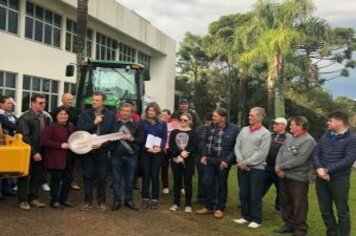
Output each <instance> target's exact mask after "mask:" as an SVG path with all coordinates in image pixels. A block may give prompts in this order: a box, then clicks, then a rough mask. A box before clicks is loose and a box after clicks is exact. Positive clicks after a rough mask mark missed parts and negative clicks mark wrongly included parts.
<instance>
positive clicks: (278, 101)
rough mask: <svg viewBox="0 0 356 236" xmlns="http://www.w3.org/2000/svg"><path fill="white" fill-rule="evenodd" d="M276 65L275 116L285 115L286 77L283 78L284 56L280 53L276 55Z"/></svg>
mask: <svg viewBox="0 0 356 236" xmlns="http://www.w3.org/2000/svg"><path fill="white" fill-rule="evenodd" d="M275 66H276V85H275V93H274V109H275V111H274V113H275V114H274V115H275V117H285V116H286V112H285V101H284V79H283V57H282V55H281V54H280V53H277V54H276V56H275Z"/></svg>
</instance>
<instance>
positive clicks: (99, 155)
mask: <svg viewBox="0 0 356 236" xmlns="http://www.w3.org/2000/svg"><path fill="white" fill-rule="evenodd" d="M105 100H106V95H105V94H104V93H102V92H99V91H97V92H94V94H93V100H92V108H90V109H87V110H85V111H84V112H83V113H82V114H81V115H80V118H79V120H78V124H77V129H78V130H84V131H87V132H89V133H91V134H96V135H104V134H109V133H111V130H112V125H113V124H114V122H115V114H114V112H112V111H110V110H109V109H107V108H105V107H104V102H105ZM92 148H93V150H92V151H91V152H90V153H88V154H85V155H84V156H83V157H81V161H82V171H83V186H84V204H83V206H82V207H81V208H80V210H82V211H87V210H90V209H92V207H93V206H92V203H93V187H94V183H96V187H97V203H98V208H97V209H98V210H99V211H105V210H106V209H107V206H106V175H107V166H108V152H109V148H110V145H109V143H104V144H101V143H94V144H93V146H92Z"/></svg>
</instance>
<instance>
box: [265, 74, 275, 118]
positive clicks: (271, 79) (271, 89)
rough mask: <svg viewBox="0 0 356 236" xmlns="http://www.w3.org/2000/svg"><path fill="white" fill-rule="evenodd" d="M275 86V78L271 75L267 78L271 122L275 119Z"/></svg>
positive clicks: (268, 108)
mask: <svg viewBox="0 0 356 236" xmlns="http://www.w3.org/2000/svg"><path fill="white" fill-rule="evenodd" d="M274 85H275V78H274V76H273V75H272V74H270V75H268V77H267V103H268V104H267V117H268V120H269V121H271V120H273V118H274V117H273V115H274Z"/></svg>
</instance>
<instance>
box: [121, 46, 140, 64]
mask: <svg viewBox="0 0 356 236" xmlns="http://www.w3.org/2000/svg"><path fill="white" fill-rule="evenodd" d="M119 60H120V61H128V62H135V61H136V49H134V48H131V47H129V46H127V45H125V44H123V43H120V57H119Z"/></svg>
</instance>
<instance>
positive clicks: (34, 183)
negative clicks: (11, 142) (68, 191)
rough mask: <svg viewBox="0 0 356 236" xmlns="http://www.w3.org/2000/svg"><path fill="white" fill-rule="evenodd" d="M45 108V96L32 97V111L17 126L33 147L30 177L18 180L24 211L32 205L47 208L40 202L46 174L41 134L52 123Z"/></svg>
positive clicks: (23, 116)
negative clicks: (42, 180)
mask: <svg viewBox="0 0 356 236" xmlns="http://www.w3.org/2000/svg"><path fill="white" fill-rule="evenodd" d="M45 106H46V98H45V97H44V96H42V95H39V94H36V95H33V96H32V97H31V109H29V110H27V111H25V112H24V113H23V114H22V115H21V116H20V118H19V120H18V124H17V130H16V131H17V133H20V134H22V135H23V140H24V142H26V143H28V144H29V145H30V146H31V158H30V172H29V175H28V176H25V177H21V178H18V180H17V185H18V195H19V197H18V198H19V208H20V209H22V210H30V208H31V207H30V205H31V206H33V207H45V206H46V205H45V204H44V203H42V202H40V201H39V200H38V198H39V189H40V185H41V176H42V175H43V172H44V169H43V158H42V149H41V146H40V138H41V132H42V130H43V128H44V127H45V125H48V124H50V123H51V116H50V114H48V113H47V112H45V111H44V108H45ZM28 192H29V194H28ZM28 202H29V203H30V205H29V204H28Z"/></svg>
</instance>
